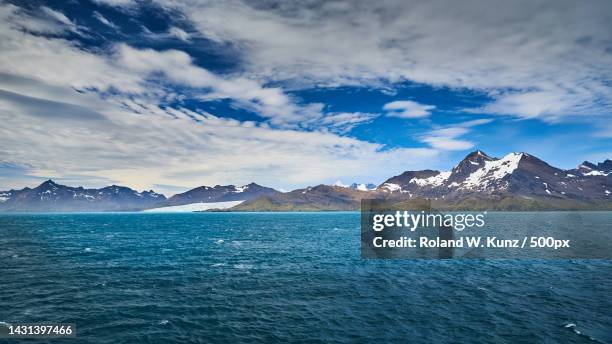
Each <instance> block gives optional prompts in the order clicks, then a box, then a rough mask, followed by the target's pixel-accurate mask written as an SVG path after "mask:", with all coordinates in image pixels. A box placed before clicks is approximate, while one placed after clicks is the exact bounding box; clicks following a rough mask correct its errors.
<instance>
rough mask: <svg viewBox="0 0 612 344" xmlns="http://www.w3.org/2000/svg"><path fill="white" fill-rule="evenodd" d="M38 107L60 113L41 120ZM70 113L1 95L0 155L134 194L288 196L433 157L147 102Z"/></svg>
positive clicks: (33, 170)
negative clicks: (239, 190) (271, 189)
mask: <svg viewBox="0 0 612 344" xmlns="http://www.w3.org/2000/svg"><path fill="white" fill-rule="evenodd" d="M66 92H70V91H69V90H68V89H66ZM83 96H84V97H87V95H83ZM70 97H72V95H71V96H70ZM67 98H69V97H67ZM28 103H31V104H32V105H27V104H28ZM24 104H26V105H24ZM37 104H41V105H40V106H42V105H44V107H45V108H46V109H47V111H48V112H47V113H48V114H57V116H51V115H48V116H44V115H41V114H39V113H38V112H37V111H38V110H39V109H40V106H39V105H37ZM75 106H76V105H73V104H69V103H61V102H54V101H51V100H48V99H39V98H31V99H27V100H24V99H19V100H16V99H14V98H13V97H10V96H3V94H1V93H0V136H1V137H2V138H3V139H2V142H3V145H2V147H1V148H0V154H1V155H2V156H3V157H4V158H5V160H6V161H8V162H16V161H19V162H23V163H27V164H28V165H30V166H31V167H30V171H29V175H30V176H37V177H41V178H47V177H59V178H64V179H70V180H74V181H75V182H78V183H81V184H86V185H90V184H91V183H92V181H94V182H95V183H96V184H97V185H103V184H106V183H120V184H125V185H130V186H133V187H136V188H138V189H149V188H153V187H154V186H155V185H170V186H173V187H175V188H176V187H181V188H184V189H187V188H189V187H194V186H197V185H202V184H208V185H210V184H213V185H214V184H227V183H238V184H240V183H248V182H250V181H256V182H258V183H262V184H268V185H272V186H276V187H281V188H286V189H291V188H294V187H296V186H305V185H311V184H316V183H319V182H321V181H322V180H329V179H332V178H343V179H349V180H360V179H368V180H375V181H382V180H383V179H384V178H386V177H388V175H391V174H393V173H399V172H401V171H403V170H405V169H406V168H409V167H415V168H416V167H424V165H426V164H427V165H429V164H430V163H432V162H433V161H434V160H435V158H436V155H437V152H436V151H435V150H432V149H407V148H398V149H393V150H384V149H383V148H384V147H383V146H382V145H379V144H374V143H368V142H364V141H360V140H356V139H352V138H346V137H341V136H338V135H336V134H333V133H325V132H318V131H311V132H304V131H296V130H279V129H272V128H266V127H260V126H253V125H252V124H244V123H241V122H239V121H236V120H230V119H221V118H218V117H215V116H213V115H211V114H207V113H198V112H193V111H190V110H187V109H182V108H165V109H162V108H160V107H158V106H157V105H154V104H149V103H145V102H134V103H133V104H130V106H129V107H128V108H122V107H118V106H115V105H112V104H107V106H105V107H101V108H100V109H99V112H95V113H92V114H91V116H90V117H88V116H85V115H84V114H83V113H80V114H79V112H78V111H73V112H69V111H67V110H70V109H73V108H74V109H76V108H75ZM132 108H134V109H136V108H137V109H138V110H139V112H140V113H141V115H134V112H133V111H131V109H132ZM60 114H61V116H60ZM30 147H37V149H31V148H30ZM92 153H94V154H92ZM49 157H53V159H49ZM425 158H428V159H425ZM211 162H214V163H211ZM380 166H384V167H385V168H384V169H381V168H380Z"/></svg>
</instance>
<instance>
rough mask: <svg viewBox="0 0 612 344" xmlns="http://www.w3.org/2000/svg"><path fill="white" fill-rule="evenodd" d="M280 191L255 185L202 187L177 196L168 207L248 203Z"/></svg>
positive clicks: (170, 200) (172, 198) (173, 197)
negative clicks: (231, 202) (195, 204)
mask: <svg viewBox="0 0 612 344" xmlns="http://www.w3.org/2000/svg"><path fill="white" fill-rule="evenodd" d="M277 193H279V192H278V191H276V190H274V189H272V188H268V187H265V186H261V185H258V184H255V183H251V184H247V185H243V186H234V185H216V186H200V187H197V188H195V189H191V190H189V191H187V192H184V193H181V194H176V195H174V196H172V197H170V198H169V199H168V201H167V202H166V205H169V206H174V205H184V204H191V203H212V202H227V201H247V200H251V199H254V198H257V197H260V196H270V195H274V194H277Z"/></svg>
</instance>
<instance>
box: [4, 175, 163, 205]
mask: <svg viewBox="0 0 612 344" xmlns="http://www.w3.org/2000/svg"><path fill="white" fill-rule="evenodd" d="M165 200H166V197H165V196H164V195H162V194H158V193H156V192H154V191H153V190H150V191H143V192H138V191H135V190H132V189H130V188H127V187H124V186H117V185H112V186H107V187H104V188H101V189H85V188H82V187H70V186H65V185H60V184H57V183H55V182H54V181H52V180H47V181H45V182H44V183H42V184H40V185H39V186H37V187H35V188H33V189H30V188H25V189H22V190H10V191H0V211H20V212H21V211H28V212H35V211H41V212H44V211H126V210H140V209H145V208H150V207H153V206H155V205H157V204H160V203H162V202H164V201H165Z"/></svg>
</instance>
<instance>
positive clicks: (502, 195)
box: [0, 150, 612, 212]
mask: <svg viewBox="0 0 612 344" xmlns="http://www.w3.org/2000/svg"><path fill="white" fill-rule="evenodd" d="M611 190H612V160H609V159H608V160H605V161H604V162H601V163H597V164H594V163H590V162H588V161H585V162H583V163H582V164H581V165H580V166H578V167H577V168H574V169H570V170H563V169H559V168H555V167H553V166H550V165H549V164H547V163H546V162H544V161H542V160H540V159H538V158H536V157H534V156H533V155H530V154H527V153H510V154H508V155H506V156H504V157H503V158H494V157H490V156H489V155H487V154H485V153H484V152H482V151H480V150H478V151H474V152H472V153H470V154H468V155H467V156H466V157H465V158H464V159H463V160H462V161H461V162H459V164H457V165H456V166H455V167H454V168H453V169H452V170H451V171H448V172H440V171H436V170H421V171H406V172H404V173H402V174H400V175H398V176H394V177H391V178H389V179H387V180H386V181H385V182H383V183H382V184H380V185H378V186H376V185H372V184H356V183H355V184H352V185H337V184H336V185H323V184H321V185H317V186H313V187H307V188H304V189H297V190H293V191H290V192H280V191H278V190H275V189H273V188H269V187H265V186H261V185H258V184H256V183H251V184H247V185H243V186H234V185H216V186H200V187H197V188H194V189H192V190H189V191H187V192H184V193H179V194H176V195H174V196H172V197H169V198H167V197H166V196H164V195H162V194H159V193H156V192H154V191H153V190H149V191H142V192H138V191H136V190H133V189H131V188H128V187H124V186H117V185H112V186H107V187H104V188H101V189H86V188H83V187H70V186H65V185H60V184H57V183H55V182H54V181H52V180H47V181H45V182H44V183H42V184H40V185H39V186H37V187H35V188H24V189H21V190H10V191H0V212H105V211H143V210H146V211H211V210H223V211H346V210H359V207H360V201H361V200H362V199H384V200H390V201H393V202H406V201H411V200H427V201H428V202H430V203H431V205H432V206H433V207H436V208H438V209H448V210H460V209H461V210H484V209H489V210H612V195H611Z"/></svg>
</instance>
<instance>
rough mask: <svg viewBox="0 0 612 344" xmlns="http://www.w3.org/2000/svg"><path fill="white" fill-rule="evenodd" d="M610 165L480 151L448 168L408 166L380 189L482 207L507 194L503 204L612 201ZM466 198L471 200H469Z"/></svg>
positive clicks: (566, 206)
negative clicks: (567, 166)
mask: <svg viewBox="0 0 612 344" xmlns="http://www.w3.org/2000/svg"><path fill="white" fill-rule="evenodd" d="M609 165H610V160H606V162H604V163H600V164H598V165H594V164H591V163H586V164H585V163H583V164H582V165H581V166H580V167H579V168H578V169H573V170H562V169H559V168H556V167H553V166H550V165H549V164H547V163H546V162H544V161H542V160H540V159H538V158H536V157H534V156H532V155H530V154H527V153H510V154H508V155H506V156H504V157H503V158H493V157H490V156H488V155H487V154H485V153H483V152H482V151H476V152H472V153H470V154H469V155H468V156H466V157H465V158H464V159H463V160H462V161H461V162H460V163H459V164H458V165H457V166H455V167H454V168H453V169H452V170H451V171H449V172H440V171H432V170H424V171H415V172H404V173H403V174H402V175H400V176H396V177H392V178H389V179H388V180H387V181H385V182H384V183H382V184H381V185H380V186H379V189H381V190H385V191H386V192H388V193H400V194H406V195H407V197H408V198H412V197H418V198H428V199H433V200H436V201H437V202H436V203H438V204H439V205H440V206H445V205H446V206H448V205H460V204H465V205H471V206H478V207H479V208H480V207H482V205H486V204H485V203H486V202H491V208H495V206H496V205H499V204H500V202H502V200H506V202H510V203H512V204H507V205H505V206H504V207H505V208H512V207H517V208H524V207H527V208H529V207H532V206H534V204H536V205H537V206H538V207H543V208H550V209H557V208H559V209H569V208H598V207H600V206H603V207H610V203H611V202H612V200H611V198H610V191H609V190H610V189H612V186H611V178H610V177H608V175H610V173H609V172H605V168H607V167H609ZM589 166H593V167H589ZM599 169H603V170H599ZM442 200H443V201H442ZM467 200H472V202H467V203H466V201H467ZM508 200H510V201H508ZM478 203H482V204H478ZM502 203H503V202H502ZM606 204H607V205H606Z"/></svg>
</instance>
